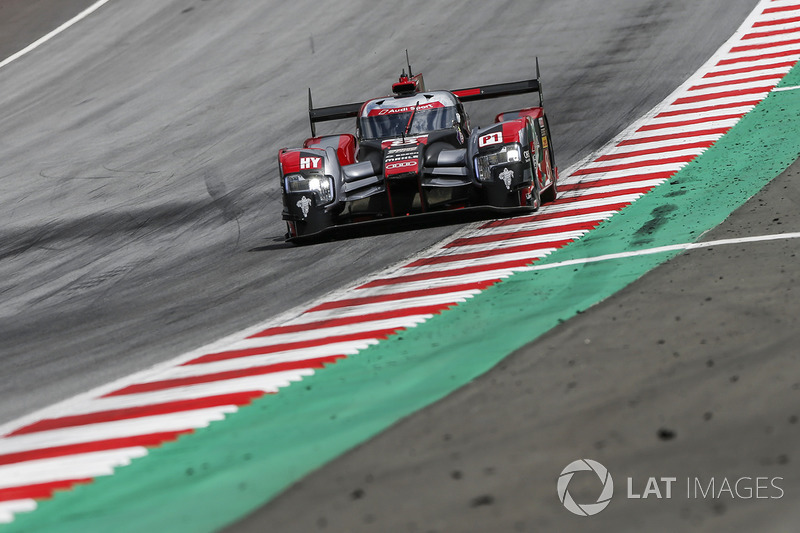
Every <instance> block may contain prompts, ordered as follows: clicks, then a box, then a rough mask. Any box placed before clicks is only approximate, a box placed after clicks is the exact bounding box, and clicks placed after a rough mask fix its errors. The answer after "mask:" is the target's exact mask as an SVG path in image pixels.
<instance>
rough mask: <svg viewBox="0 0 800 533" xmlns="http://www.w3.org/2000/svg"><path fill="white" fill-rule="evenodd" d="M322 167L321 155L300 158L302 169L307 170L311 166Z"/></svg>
mask: <svg viewBox="0 0 800 533" xmlns="http://www.w3.org/2000/svg"><path fill="white" fill-rule="evenodd" d="M320 167H322V158H321V157H301V158H300V170H305V169H309V168H320Z"/></svg>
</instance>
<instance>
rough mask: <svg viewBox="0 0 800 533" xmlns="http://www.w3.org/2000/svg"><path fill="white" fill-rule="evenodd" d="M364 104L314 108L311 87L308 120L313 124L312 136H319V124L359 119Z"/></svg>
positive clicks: (309, 90)
mask: <svg viewBox="0 0 800 533" xmlns="http://www.w3.org/2000/svg"><path fill="white" fill-rule="evenodd" d="M362 105H364V104H363V102H359V103H355V104H342V105H332V106H328V107H317V108H314V104H313V102H312V101H311V87H309V88H308V120H309V122H310V123H311V136H312V137H316V136H317V128H316V124H317V122H325V121H328V120H340V119H343V118H352V117H357V116H358V112H359V111H361V106H362Z"/></svg>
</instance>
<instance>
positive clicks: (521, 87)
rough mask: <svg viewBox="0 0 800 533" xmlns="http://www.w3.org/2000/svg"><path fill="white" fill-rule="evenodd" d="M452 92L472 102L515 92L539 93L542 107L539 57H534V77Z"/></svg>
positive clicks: (465, 100)
mask: <svg viewBox="0 0 800 533" xmlns="http://www.w3.org/2000/svg"><path fill="white" fill-rule="evenodd" d="M452 92H453V94H455V95H456V96H457V97H458V99H459V100H461V101H462V102H474V101H476V100H486V99H489V98H500V97H502V96H513V95H515V94H527V93H539V107H542V105H543V97H542V84H541V83H539V58H538V57H537V58H536V78H535V79H532V80H524V81H512V82H510V83H496V84H494V85H484V86H482V87H471V88H469V89H458V90H457V91H452Z"/></svg>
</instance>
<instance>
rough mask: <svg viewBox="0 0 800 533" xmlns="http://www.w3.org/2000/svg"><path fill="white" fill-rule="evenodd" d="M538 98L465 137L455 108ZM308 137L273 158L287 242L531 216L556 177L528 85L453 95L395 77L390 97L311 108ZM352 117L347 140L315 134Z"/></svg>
mask: <svg viewBox="0 0 800 533" xmlns="http://www.w3.org/2000/svg"><path fill="white" fill-rule="evenodd" d="M525 93H537V95H538V99H537V101H536V102H535V104H536V105H533V106H532V107H527V108H524V109H518V110H514V111H507V112H503V113H500V114H498V115H497V116H496V118H495V122H494V124H492V125H490V126H487V127H484V128H474V129H473V128H472V127H471V126H470V120H469V116H468V115H467V113H466V111H465V110H464V102H472V101H477V100H484V99H489V98H498V97H501V96H510V95H517V94H525ZM308 114H309V120H310V123H311V135H312V136H311V137H310V138H308V139H306V140H305V142H304V143H303V147H302V148H284V149H281V150H280V151H279V154H278V161H279V167H280V186H281V189H282V191H283V219H284V220H285V221H286V224H287V230H288V231H287V235H286V239H287V240H288V241H293V242H298V241H303V240H311V239H317V238H320V237H321V236H323V235H325V234H326V233H328V232H330V231H331V230H332V229H334V228H338V227H341V226H344V225H352V224H358V223H361V222H369V221H375V220H381V219H384V220H385V219H390V220H396V219H397V217H416V216H419V215H425V214H428V213H433V212H437V211H442V210H451V209H458V208H470V209H483V210H488V211H493V212H500V213H519V212H529V211H534V210H536V209H537V208H538V207H539V206H540V204H541V203H542V202H549V201H553V200H555V199H556V196H557V194H558V170H557V167H556V164H555V158H554V156H553V146H552V142H551V140H550V129H549V126H548V123H547V117H546V115H545V113H544V107H543V103H542V86H541V83H540V82H539V66H538V60H537V65H536V78H535V79H529V80H524V81H518V82H511V83H500V84H493V85H485V86H480V87H472V88H468V89H460V90H455V91H446V90H437V91H428V90H426V89H425V84H424V80H423V76H422V74H417V75H413V74H412V73H411V65H410V64H409V65H408V73H407V74H406V72H405V70H403V74H401V76H400V78H399V80H398V82H397V83H394V84H393V85H392V94H391V95H389V96H383V97H380V98H374V99H371V100H368V101H366V102H363V103H361V102H360V103H354V104H345V105H338V106H330V107H321V108H314V106H313V103H312V99H311V89H309V90H308ZM346 118H356V127H355V134H352V133H341V134H333V135H322V136H317V135H316V124H317V123H318V122H323V121H330V120H339V119H346Z"/></svg>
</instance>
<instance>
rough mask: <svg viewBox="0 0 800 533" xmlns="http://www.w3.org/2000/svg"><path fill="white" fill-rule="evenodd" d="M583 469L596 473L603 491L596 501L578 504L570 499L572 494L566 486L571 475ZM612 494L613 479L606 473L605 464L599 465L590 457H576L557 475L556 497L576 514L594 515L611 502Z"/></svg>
mask: <svg viewBox="0 0 800 533" xmlns="http://www.w3.org/2000/svg"><path fill="white" fill-rule="evenodd" d="M585 470H590V471H592V472H594V473H595V474H597V477H598V478H600V482H601V483H602V484H603V491H602V492H601V493H600V496H599V497H598V498H597V502H595V503H585V504H578V503H576V502H575V500H573V499H572V496H571V495H570V493H569V491H568V490H567V488H568V487H569V482H570V481H571V480H572V476H573V475H575V472H580V471H585ZM613 495H614V480H613V479H611V474H609V473H608V469H606V467H605V466H603V465H601V464H600V463H598V462H597V461H592V460H591V459H578V460H577V461H573V462H571V463H570V464H568V465H567V467H566V468H565V469H564V470H562V471H561V475H560V476H558V499H559V500H561V503H563V504H564V507H566V508H567V510H568V511H570V512H572V513H575V514H576V515H579V516H592V515H596V514H597V513H599V512H600V511H602V510H603V509H605V508H606V507H608V504H609V503H611V497H612V496H613Z"/></svg>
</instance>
